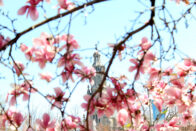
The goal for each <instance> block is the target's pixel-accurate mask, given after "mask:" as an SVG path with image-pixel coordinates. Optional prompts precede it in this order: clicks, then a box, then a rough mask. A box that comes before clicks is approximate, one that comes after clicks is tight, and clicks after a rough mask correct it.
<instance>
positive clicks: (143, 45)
mask: <svg viewBox="0 0 196 131" xmlns="http://www.w3.org/2000/svg"><path fill="white" fill-rule="evenodd" d="M151 46H152V45H151V43H150V42H148V38H146V37H143V38H142V40H141V44H140V47H141V49H142V51H146V50H148V49H149V48H150V47H151Z"/></svg>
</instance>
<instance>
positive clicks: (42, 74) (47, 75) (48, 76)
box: [40, 73, 52, 82]
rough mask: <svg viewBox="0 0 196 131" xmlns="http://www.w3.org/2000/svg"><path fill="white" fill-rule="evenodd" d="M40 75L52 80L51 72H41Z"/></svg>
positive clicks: (44, 78) (48, 80)
mask: <svg viewBox="0 0 196 131" xmlns="http://www.w3.org/2000/svg"><path fill="white" fill-rule="evenodd" d="M40 77H41V79H43V80H46V81H47V82H50V81H51V80H52V75H51V74H50V73H41V74H40Z"/></svg>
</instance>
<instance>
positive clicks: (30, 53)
mask: <svg viewBox="0 0 196 131" xmlns="http://www.w3.org/2000/svg"><path fill="white" fill-rule="evenodd" d="M20 50H21V51H22V52H23V53H25V56H26V58H27V59H28V60H31V58H32V56H33V51H34V50H33V48H29V47H27V46H26V45H25V44H21V45H20Z"/></svg>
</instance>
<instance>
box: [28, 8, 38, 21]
mask: <svg viewBox="0 0 196 131" xmlns="http://www.w3.org/2000/svg"><path fill="white" fill-rule="evenodd" d="M29 14H30V17H31V19H32V20H37V18H38V17H39V13H38V11H37V9H36V8H35V7H30V8H29Z"/></svg>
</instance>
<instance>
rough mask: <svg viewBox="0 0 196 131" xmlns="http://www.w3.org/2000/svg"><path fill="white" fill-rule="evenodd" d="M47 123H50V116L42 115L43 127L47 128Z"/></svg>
mask: <svg viewBox="0 0 196 131" xmlns="http://www.w3.org/2000/svg"><path fill="white" fill-rule="evenodd" d="M49 121H50V116H49V115H48V114H47V113H44V115H43V125H44V126H45V127H48V123H49Z"/></svg>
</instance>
